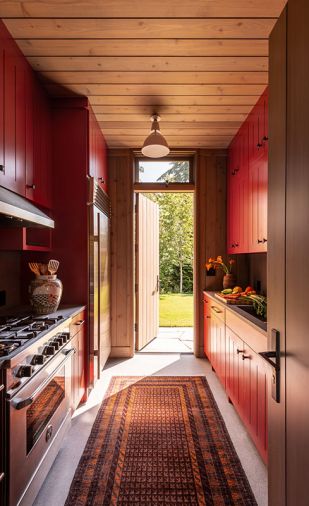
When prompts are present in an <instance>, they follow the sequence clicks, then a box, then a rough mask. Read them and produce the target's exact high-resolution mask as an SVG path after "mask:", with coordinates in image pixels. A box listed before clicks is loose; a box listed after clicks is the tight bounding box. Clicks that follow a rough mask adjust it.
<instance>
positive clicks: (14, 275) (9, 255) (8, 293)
mask: <svg viewBox="0 0 309 506" xmlns="http://www.w3.org/2000/svg"><path fill="white" fill-rule="evenodd" d="M20 257H21V253H20V252H18V251H17V252H16V251H1V252H0V292H3V291H5V304H4V305H0V312H1V311H2V310H4V309H7V308H10V307H13V306H18V305H19V304H20V300H21V298H20V275H21V272H20ZM1 299H3V293H1V295H0V300H1Z"/></svg>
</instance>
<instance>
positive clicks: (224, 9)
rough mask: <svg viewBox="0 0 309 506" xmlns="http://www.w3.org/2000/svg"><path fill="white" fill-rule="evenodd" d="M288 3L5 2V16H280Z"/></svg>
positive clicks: (276, 0)
mask: <svg viewBox="0 0 309 506" xmlns="http://www.w3.org/2000/svg"><path fill="white" fill-rule="evenodd" d="M285 3H286V0H271V2H270V1H269V0H251V1H250V2H249V1H248V0H237V1H234V2H231V0H194V1H192V0H182V1H181V2H179V0H169V1H168V2H166V0H157V1H156V2H153V1H151V0H144V1H143V2H141V1H140V0H130V2H128V1H127V0H117V2H115V1H114V0H104V2H98V1H97V0H87V2H86V4H85V1H84V0H75V1H74V2H72V1H71V2H62V3H61V6H59V0H45V1H44V2H42V1H41V0H22V1H21V0H19V1H18V0H2V2H1V9H0V14H1V17H3V18H5V17H48V18H49V17H51V18H53V17H59V15H60V13H61V16H62V17H73V18H74V17H84V18H87V17H95V18H96V17H109V18H112V17H113V18H119V17H127V18H131V17H156V16H157V15H158V13H160V16H162V17H165V18H174V17H175V15H176V13H177V17H179V18H182V17H185V18H186V17H193V18H194V17H208V18H211V17H220V16H226V17H240V18H242V17H278V16H279V15H280V13H281V11H282V9H283V7H284V5H285Z"/></svg>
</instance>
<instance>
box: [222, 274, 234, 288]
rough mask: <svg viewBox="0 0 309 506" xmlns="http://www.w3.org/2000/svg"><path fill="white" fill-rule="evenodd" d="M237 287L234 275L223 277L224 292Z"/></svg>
mask: <svg viewBox="0 0 309 506" xmlns="http://www.w3.org/2000/svg"><path fill="white" fill-rule="evenodd" d="M235 285H236V278H235V276H234V274H225V276H223V289H224V290H225V289H226V288H234V286H235Z"/></svg>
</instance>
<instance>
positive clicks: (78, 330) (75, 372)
mask: <svg viewBox="0 0 309 506" xmlns="http://www.w3.org/2000/svg"><path fill="white" fill-rule="evenodd" d="M70 333H71V335H73V336H74V337H73V339H72V347H73V348H75V353H74V355H73V360H72V384H71V385H72V395H71V407H72V409H73V410H75V409H76V408H77V407H78V405H79V404H80V402H81V401H82V400H83V398H84V396H85V388H86V378H85V366H86V361H85V352H86V341H85V340H86V332H85V313H84V312H82V313H80V314H78V315H77V316H75V317H74V318H73V320H72V323H71V325H70Z"/></svg>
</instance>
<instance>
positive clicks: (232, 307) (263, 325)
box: [203, 290, 267, 336]
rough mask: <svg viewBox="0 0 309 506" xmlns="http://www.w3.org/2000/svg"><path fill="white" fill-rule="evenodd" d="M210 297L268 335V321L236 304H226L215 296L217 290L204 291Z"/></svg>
mask: <svg viewBox="0 0 309 506" xmlns="http://www.w3.org/2000/svg"><path fill="white" fill-rule="evenodd" d="M203 292H204V293H206V294H207V295H208V297H210V298H211V299H212V300H214V301H215V302H216V303H218V304H220V305H221V306H222V307H224V308H225V309H226V310H227V311H232V312H233V313H236V314H237V316H239V318H241V319H242V320H244V321H245V322H246V323H248V324H249V325H251V326H252V327H253V328H255V330H258V331H259V332H261V334H263V335H264V336H267V322H263V321H262V320H259V318H257V317H256V316H254V315H251V314H250V313H246V312H245V311H244V310H243V309H242V308H241V307H238V306H237V305H234V304H225V303H224V302H221V301H220V299H218V298H217V297H215V293H216V292H208V291H207V290H204V291H203Z"/></svg>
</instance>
